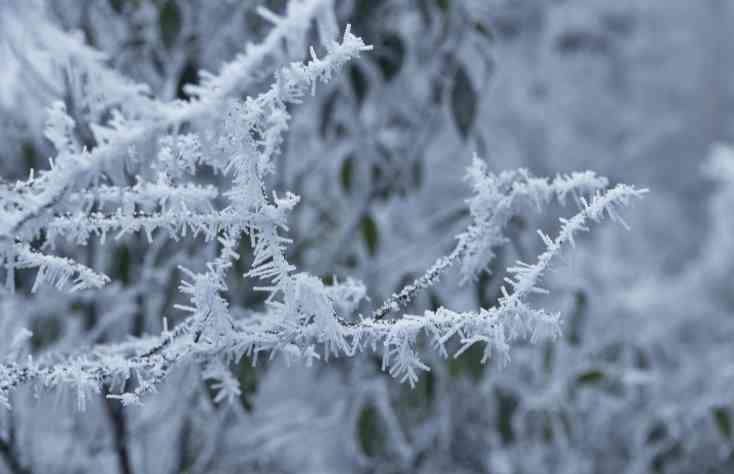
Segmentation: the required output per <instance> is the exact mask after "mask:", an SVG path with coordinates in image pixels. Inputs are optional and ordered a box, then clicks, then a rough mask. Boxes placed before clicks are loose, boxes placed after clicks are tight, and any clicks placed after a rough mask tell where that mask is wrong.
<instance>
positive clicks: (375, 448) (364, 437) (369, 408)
mask: <svg viewBox="0 0 734 474" xmlns="http://www.w3.org/2000/svg"><path fill="white" fill-rule="evenodd" d="M383 432H384V429H383V427H382V423H381V420H380V413H379V412H378V411H377V408H375V406H374V405H372V404H369V405H366V406H365V407H364V408H363V409H362V411H361V412H360V413H359V418H358V419H357V435H358V438H359V445H360V447H361V448H362V452H364V454H365V455H367V456H368V457H376V456H378V455H379V454H381V453H384V452H385V450H386V447H387V446H386V437H385V435H384V433H383Z"/></svg>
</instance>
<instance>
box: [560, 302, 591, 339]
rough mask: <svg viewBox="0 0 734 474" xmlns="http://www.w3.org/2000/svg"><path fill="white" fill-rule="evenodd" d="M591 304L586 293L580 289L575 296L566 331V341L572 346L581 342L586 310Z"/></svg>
mask: <svg viewBox="0 0 734 474" xmlns="http://www.w3.org/2000/svg"><path fill="white" fill-rule="evenodd" d="M588 306H589V302H588V298H587V296H586V293H584V292H583V291H581V290H579V291H577V292H576V295H575V297H574V308H573V313H572V314H571V316H569V318H568V324H567V327H568V329H567V330H566V331H565V332H566V341H568V343H569V344H570V345H572V346H576V345H578V344H579V343H581V333H582V332H583V327H582V326H583V322H584V319H586V311H587V308H588Z"/></svg>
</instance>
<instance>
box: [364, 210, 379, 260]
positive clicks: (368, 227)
mask: <svg viewBox="0 0 734 474" xmlns="http://www.w3.org/2000/svg"><path fill="white" fill-rule="evenodd" d="M361 227H362V238H363V239H364V242H365V245H367V253H369V254H370V255H375V254H376V253H377V246H378V244H379V238H380V236H379V232H378V230H377V224H376V223H375V219H374V218H372V216H371V215H369V214H367V215H365V216H364V217H363V218H362V226H361Z"/></svg>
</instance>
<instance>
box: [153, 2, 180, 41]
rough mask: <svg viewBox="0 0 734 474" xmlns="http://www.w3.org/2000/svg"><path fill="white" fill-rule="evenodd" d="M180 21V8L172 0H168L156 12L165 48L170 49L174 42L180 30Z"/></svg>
mask: <svg viewBox="0 0 734 474" xmlns="http://www.w3.org/2000/svg"><path fill="white" fill-rule="evenodd" d="M181 23H182V21H181V10H180V9H179V8H178V5H177V4H176V2H175V1H174V0H168V1H167V2H166V3H164V4H163V6H162V7H161V10H160V12H159V14H158V27H159V28H160V32H161V41H163V44H164V45H165V47H166V48H169V49H170V48H171V47H173V45H174V44H175V43H176V38H178V34H179V33H180V32H181Z"/></svg>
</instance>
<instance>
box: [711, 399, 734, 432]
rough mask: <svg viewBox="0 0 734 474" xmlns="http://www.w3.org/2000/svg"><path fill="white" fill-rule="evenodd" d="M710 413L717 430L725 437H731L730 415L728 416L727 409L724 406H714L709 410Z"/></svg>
mask: <svg viewBox="0 0 734 474" xmlns="http://www.w3.org/2000/svg"><path fill="white" fill-rule="evenodd" d="M711 415H712V416H713V417H714V421H715V422H716V427H717V428H718V429H719V432H720V433H721V434H722V436H724V438H726V439H731V437H732V427H731V417H730V416H729V410H727V409H726V408H724V407H715V408H713V409H712V410H711Z"/></svg>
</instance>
